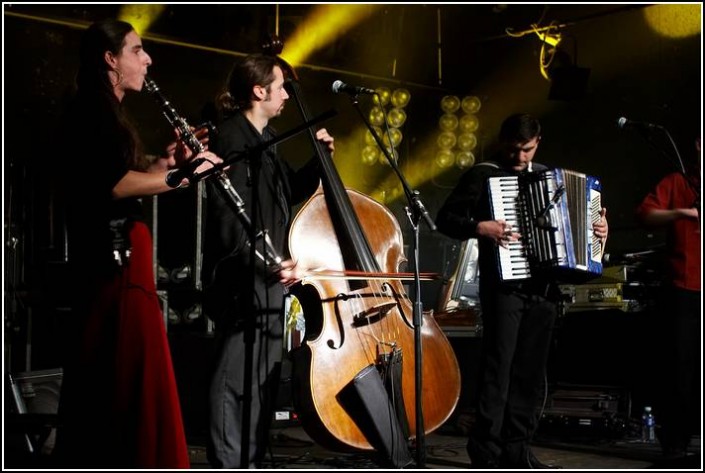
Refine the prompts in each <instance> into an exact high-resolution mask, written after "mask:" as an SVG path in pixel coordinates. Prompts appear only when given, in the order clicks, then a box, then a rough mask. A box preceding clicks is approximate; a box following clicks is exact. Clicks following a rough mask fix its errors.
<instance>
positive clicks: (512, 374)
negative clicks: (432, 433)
mask: <svg viewBox="0 0 705 473" xmlns="http://www.w3.org/2000/svg"><path fill="white" fill-rule="evenodd" d="M480 301H481V304H482V321H483V333H482V359H481V366H480V376H481V378H480V379H481V382H480V393H479V399H478V406H477V421H476V423H475V424H474V426H473V428H472V429H471V432H470V439H469V443H468V449H469V451H470V455H471V460H472V461H473V463H475V464H476V465H483V464H486V465H495V466H507V467H511V466H515V465H521V464H524V463H526V461H527V460H526V459H527V458H528V454H529V441H530V440H531V437H532V435H533V433H534V431H535V430H536V427H537V425H538V418H537V416H538V409H537V407H538V406H539V400H540V399H541V397H542V393H543V392H544V384H545V383H544V380H545V375H546V362H547V359H548V353H549V349H550V344H551V338H552V330H553V324H554V321H555V318H556V312H557V310H556V305H555V303H553V302H551V301H549V300H548V299H546V298H545V297H543V296H539V295H526V294H522V293H520V292H511V291H508V290H502V289H501V288H498V287H496V286H489V287H488V286H487V285H485V286H482V284H481V288H480Z"/></svg>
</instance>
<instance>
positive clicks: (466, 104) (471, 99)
mask: <svg viewBox="0 0 705 473" xmlns="http://www.w3.org/2000/svg"><path fill="white" fill-rule="evenodd" d="M460 106H461V107H462V109H463V112H465V113H477V112H479V111H480V107H482V102H481V101H480V98H479V97H476V96H474V95H470V96H468V97H465V98H463V101H462V102H461V103H460Z"/></svg>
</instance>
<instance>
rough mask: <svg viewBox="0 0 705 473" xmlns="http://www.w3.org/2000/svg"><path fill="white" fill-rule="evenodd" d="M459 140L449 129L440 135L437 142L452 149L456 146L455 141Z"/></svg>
mask: <svg viewBox="0 0 705 473" xmlns="http://www.w3.org/2000/svg"><path fill="white" fill-rule="evenodd" d="M457 141H458V139H457V138H456V136H455V134H454V133H451V132H449V131H444V132H443V133H441V134H440V135H438V139H437V140H436V144H437V145H438V147H439V148H441V149H447V150H450V149H451V148H452V147H453V146H455V143H456V142H457Z"/></svg>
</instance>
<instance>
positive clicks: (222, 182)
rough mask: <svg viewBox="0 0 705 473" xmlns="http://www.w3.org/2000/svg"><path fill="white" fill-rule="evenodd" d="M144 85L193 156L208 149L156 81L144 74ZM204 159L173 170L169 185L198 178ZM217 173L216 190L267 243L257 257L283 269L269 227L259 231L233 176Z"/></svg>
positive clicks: (266, 264) (250, 233) (252, 232)
mask: <svg viewBox="0 0 705 473" xmlns="http://www.w3.org/2000/svg"><path fill="white" fill-rule="evenodd" d="M144 85H145V88H146V89H147V92H149V93H150V94H152V95H153V96H154V97H155V99H156V100H157V102H158V103H159V105H160V106H161V108H162V113H163V114H164V116H165V117H166V119H167V121H168V122H169V123H170V124H171V126H173V127H174V128H176V129H177V130H178V131H179V134H180V136H181V140H182V141H183V142H184V143H185V144H186V146H188V147H189V149H190V150H191V151H192V152H193V154H194V156H197V155H198V154H200V153H202V152H204V151H206V148H205V146H204V145H203V143H201V142H200V141H199V139H198V138H197V137H196V135H195V134H194V133H193V132H192V131H191V127H190V126H189V124H188V122H187V121H186V120H185V119H184V118H183V117H182V116H180V115H179V114H178V113H177V112H176V110H175V109H174V107H173V106H172V105H171V102H169V100H167V98H166V97H164V95H163V94H162V93H161V90H160V89H159V87H158V86H157V84H156V83H155V82H154V81H153V80H152V79H151V78H150V77H149V76H145V78H144ZM205 160H206V158H196V157H194V158H193V159H192V160H190V161H189V162H188V164H186V165H185V166H182V167H181V168H179V169H177V170H175V171H171V172H170V173H169V174H168V175H167V185H169V186H170V187H179V185H180V184H181V180H182V179H183V178H187V179H189V181H191V180H198V174H197V173H195V172H194V171H195V169H196V168H197V167H198V166H200V165H201V164H202V163H203V162H204V161H205ZM214 174H215V176H216V180H215V183H216V189H218V191H219V192H220V193H221V195H222V196H223V198H224V199H225V201H226V202H227V204H228V205H229V206H230V208H231V209H232V210H233V212H235V215H236V216H237V217H238V219H239V220H240V223H242V225H243V227H245V230H246V231H247V233H248V234H249V235H253V234H254V238H255V240H262V242H263V243H264V253H265V254H262V253H260V252H259V251H258V250H257V249H255V255H256V257H257V258H259V259H260V260H261V261H262V262H263V263H264V264H265V266H266V267H267V269H269V270H271V271H272V272H276V271H279V270H281V269H282V266H281V263H282V261H283V259H282V257H281V256H279V254H278V253H277V252H276V250H275V249H274V246H273V245H272V240H271V239H270V238H269V233H268V232H267V231H266V230H264V231H256V230H255V229H254V226H253V224H252V220H251V219H250V217H249V216H248V215H247V212H246V211H245V201H244V200H242V197H240V195H239V194H238V193H237V191H236V190H235V188H234V187H233V185H232V183H231V182H230V178H229V177H228V175H227V174H226V173H225V171H222V170H221V171H218V172H216V173H214ZM255 231H256V233H255ZM247 244H248V245H250V244H251V243H250V239H248V241H247Z"/></svg>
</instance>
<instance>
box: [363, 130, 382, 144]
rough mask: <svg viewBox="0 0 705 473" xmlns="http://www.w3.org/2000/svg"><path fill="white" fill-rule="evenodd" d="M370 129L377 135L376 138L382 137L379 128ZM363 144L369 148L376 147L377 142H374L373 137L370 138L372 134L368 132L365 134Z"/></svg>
mask: <svg viewBox="0 0 705 473" xmlns="http://www.w3.org/2000/svg"><path fill="white" fill-rule="evenodd" d="M372 129H374V131H375V133H377V136H382V129H381V128H380V127H378V126H373V127H372ZM365 143H366V144H368V145H371V146H377V140H375V137H374V136H372V132H371V131H370V130H367V131H366V132H365Z"/></svg>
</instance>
